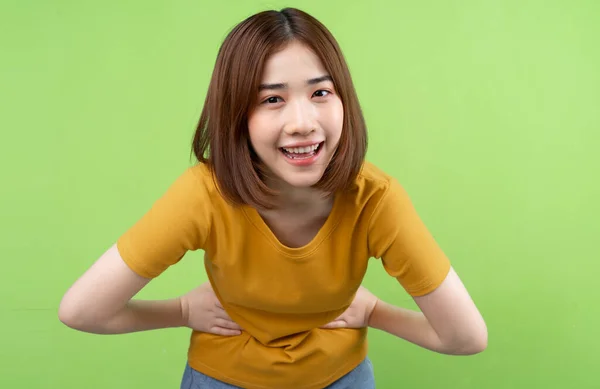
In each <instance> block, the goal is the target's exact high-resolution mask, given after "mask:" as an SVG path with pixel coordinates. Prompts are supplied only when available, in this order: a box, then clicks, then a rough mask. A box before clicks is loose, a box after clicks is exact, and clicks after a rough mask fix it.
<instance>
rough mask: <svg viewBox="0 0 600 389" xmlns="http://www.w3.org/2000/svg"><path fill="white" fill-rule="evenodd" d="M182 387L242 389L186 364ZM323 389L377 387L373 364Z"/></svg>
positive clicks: (360, 366) (367, 364) (366, 388)
mask: <svg viewBox="0 0 600 389" xmlns="http://www.w3.org/2000/svg"><path fill="white" fill-rule="evenodd" d="M181 389H241V388H240V387H239V386H233V385H230V384H226V383H224V382H221V381H218V380H215V379H214V378H211V377H209V376H207V375H204V374H202V373H200V372H199V371H196V370H194V369H192V368H191V367H190V365H186V367H185V372H184V373H183V379H182V380H181ZM323 389H375V376H374V373H373V364H372V363H371V360H370V359H369V358H365V360H364V361H362V362H361V363H360V365H358V366H357V367H355V368H354V370H352V371H351V372H349V373H348V374H346V375H345V376H343V377H342V378H340V379H339V380H337V381H335V382H334V383H333V384H331V385H329V386H328V387H327V388H323Z"/></svg>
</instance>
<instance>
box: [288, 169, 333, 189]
mask: <svg viewBox="0 0 600 389" xmlns="http://www.w3.org/2000/svg"><path fill="white" fill-rule="evenodd" d="M321 177H323V174H322V173H321V172H319V173H316V174H306V173H304V174H302V173H300V174H293V173H291V174H289V173H288V174H285V175H282V176H280V178H281V180H282V181H284V182H285V183H286V184H288V185H290V186H293V187H294V188H310V187H313V186H314V185H316V184H317V183H318V182H319V181H320V180H321Z"/></svg>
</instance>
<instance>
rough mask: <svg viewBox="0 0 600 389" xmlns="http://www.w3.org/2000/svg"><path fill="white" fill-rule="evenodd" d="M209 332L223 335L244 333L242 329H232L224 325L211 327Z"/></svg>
mask: <svg viewBox="0 0 600 389" xmlns="http://www.w3.org/2000/svg"><path fill="white" fill-rule="evenodd" d="M209 332H210V333H211V334H215V335H222V336H236V335H240V334H241V333H242V331H239V330H231V329H229V328H223V327H217V326H213V327H211V328H210V330H209Z"/></svg>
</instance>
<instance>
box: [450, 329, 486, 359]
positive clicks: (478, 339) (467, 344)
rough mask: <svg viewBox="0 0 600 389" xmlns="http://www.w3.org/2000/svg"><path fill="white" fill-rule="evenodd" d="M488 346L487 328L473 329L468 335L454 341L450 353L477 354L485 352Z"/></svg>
mask: <svg viewBox="0 0 600 389" xmlns="http://www.w3.org/2000/svg"><path fill="white" fill-rule="evenodd" d="M487 346H488V333H487V330H486V329H484V330H480V331H473V332H472V333H471V334H469V335H468V336H464V337H461V338H460V339H457V340H456V341H455V342H453V347H450V350H449V351H450V352H449V354H454V355H475V354H479V353H482V352H484V351H485V350H486V349H487Z"/></svg>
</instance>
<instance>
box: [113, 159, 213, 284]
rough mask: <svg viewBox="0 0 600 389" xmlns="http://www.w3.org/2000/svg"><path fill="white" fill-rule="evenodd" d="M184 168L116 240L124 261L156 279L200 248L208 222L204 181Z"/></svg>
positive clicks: (203, 241)
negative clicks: (192, 251)
mask: <svg viewBox="0 0 600 389" xmlns="http://www.w3.org/2000/svg"><path fill="white" fill-rule="evenodd" d="M194 169H197V167H195V168H189V169H187V170H186V171H185V172H184V173H183V174H181V175H180V176H179V177H177V179H176V180H175V181H174V182H173V183H172V184H171V186H170V187H169V188H168V189H167V190H166V192H165V193H164V194H163V195H162V196H161V197H160V198H159V199H158V200H157V201H156V202H155V203H154V204H153V205H152V207H151V208H150V209H149V210H148V211H147V212H146V214H144V215H143V216H142V217H141V218H140V219H139V220H138V221H137V222H136V223H135V224H133V226H131V227H130V228H129V229H128V230H127V231H126V232H125V233H124V234H123V235H122V236H120V237H119V239H118V240H117V248H118V250H119V253H120V255H121V257H122V258H123V260H124V261H125V263H126V264H127V265H128V266H129V267H130V268H131V269H132V270H133V271H134V272H136V273H137V274H139V275H141V276H142V277H146V278H155V277H157V276H158V275H160V274H161V273H162V272H164V271H165V270H166V269H167V268H168V267H169V266H171V265H173V264H175V263H177V262H179V261H180V260H181V258H182V257H183V256H184V255H185V254H186V252H188V251H190V250H197V249H203V247H204V243H205V241H206V240H207V237H208V234H209V232H210V225H211V222H210V221H211V217H212V215H211V203H210V197H209V195H208V190H207V187H206V183H205V182H203V181H202V180H201V178H200V177H199V176H198V173H197V172H195V171H194Z"/></svg>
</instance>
